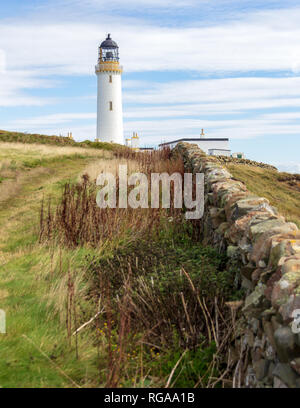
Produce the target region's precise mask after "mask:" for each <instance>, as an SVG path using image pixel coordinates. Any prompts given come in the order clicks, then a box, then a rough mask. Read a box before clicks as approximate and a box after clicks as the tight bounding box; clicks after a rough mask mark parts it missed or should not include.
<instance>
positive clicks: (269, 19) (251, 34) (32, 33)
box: [0, 8, 300, 74]
mask: <svg viewBox="0 0 300 408" xmlns="http://www.w3.org/2000/svg"><path fill="white" fill-rule="evenodd" d="M297 19H298V21H299V19H300V8H299V9H290V10H288V11H285V12H284V13H283V12H282V11H277V10H276V11H272V12H271V11H270V12H268V13H264V14H263V15H262V14H261V13H256V14H255V13H253V14H249V15H247V16H245V17H242V18H240V19H239V20H237V21H234V22H230V23H222V24H218V25H215V26H209V27H207V26H200V27H199V26H195V27H180V28H177V27H176V28H172V27H161V26H158V25H153V24H152V25H151V24H149V23H147V22H146V21H141V20H139V21H138V22H136V24H130V23H127V22H126V20H125V19H122V18H120V19H119V20H118V21H116V19H115V18H113V19H112V20H110V19H109V17H108V16H106V18H105V19H103V21H101V22H100V24H99V23H97V24H96V23H94V22H90V23H88V22H84V23H80V22H72V21H68V20H66V21H65V22H57V23H53V22H51V21H48V22H47V21H43V22H37V21H31V22H30V24H27V22H26V24H25V23H24V22H23V21H15V23H14V24H12V22H9V23H3V24H2V25H1V27H0V48H2V49H3V50H5V52H6V53H7V64H8V66H9V67H13V68H16V67H20V66H21V67H23V68H24V67H31V68H32V67H45V68H47V67H48V68H49V67H50V68H52V69H54V72H55V70H56V72H57V73H59V74H60V73H66V74H93V71H94V65H95V63H96V59H97V45H98V42H100V41H101V40H102V39H103V37H104V35H105V33H106V32H108V31H109V32H111V33H112V35H113V38H114V39H115V40H116V41H117V42H118V43H119V45H120V52H121V59H122V63H123V64H124V67H125V70H126V71H127V72H132V71H149V70H151V71H155V70H186V71H200V72H201V71H203V72H215V71H220V72H222V71H231V72H232V71H234V72H236V71H249V70H270V71H279V70H289V71H292V70H294V71H295V66H297V64H298V62H299V56H300V28H299V25H298V22H297V23H296V20H297ZM137 33H138V35H137ZM295 64H296V65H295Z"/></svg>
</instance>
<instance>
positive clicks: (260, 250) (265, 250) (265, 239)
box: [250, 222, 298, 265]
mask: <svg viewBox="0 0 300 408" xmlns="http://www.w3.org/2000/svg"><path fill="white" fill-rule="evenodd" d="M297 230H298V228H297V226H296V225H295V224H294V223H292V222H289V223H284V224H282V225H280V226H277V227H273V228H271V229H270V230H267V231H266V232H264V233H263V234H262V235H259V238H257V239H256V240H255V242H254V245H253V250H252V253H251V257H250V260H251V261H252V262H255V263H256V265H258V263H259V261H260V260H262V261H264V262H265V263H268V262H269V257H270V250H271V244H272V239H271V238H272V237H273V236H275V235H281V234H288V233H291V232H293V231H297Z"/></svg>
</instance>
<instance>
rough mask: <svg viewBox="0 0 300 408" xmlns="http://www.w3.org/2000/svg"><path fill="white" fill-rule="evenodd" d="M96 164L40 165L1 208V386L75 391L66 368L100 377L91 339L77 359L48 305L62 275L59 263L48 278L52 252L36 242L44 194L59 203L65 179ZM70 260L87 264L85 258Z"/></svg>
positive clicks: (78, 159) (79, 377)
mask: <svg viewBox="0 0 300 408" xmlns="http://www.w3.org/2000/svg"><path fill="white" fill-rule="evenodd" d="M29 156H30V155H29ZM29 160H30V158H29ZM93 161H95V157H92V156H91V157H85V156H80V155H75V156H73V157H57V158H55V157H53V158H51V159H50V160H46V161H43V162H39V165H40V166H44V167H46V168H47V172H46V173H43V172H42V173H37V174H35V175H34V174H32V176H29V178H27V179H26V180H23V182H22V184H21V186H20V189H19V191H18V194H17V195H15V196H14V197H12V198H9V199H8V200H7V201H5V202H3V203H2V204H1V209H0V228H1V237H0V308H1V309H3V310H5V312H6V314H7V334H6V335H0V386H1V387H70V386H71V387H74V386H75V385H74V383H72V382H71V380H70V379H68V378H67V377H66V376H65V375H63V374H62V373H61V370H62V371H63V372H64V373H65V374H66V375H67V376H70V377H72V379H73V381H75V382H76V383H77V381H78V382H79V383H80V384H81V385H83V384H84V385H85V386H90V385H91V383H94V381H95V378H96V377H97V375H96V369H97V365H96V357H97V356H96V349H95V347H93V345H92V344H91V338H90V336H88V337H87V334H86V333H83V334H82V335H81V339H80V345H79V348H80V350H82V353H81V358H80V360H77V359H76V353H75V345H74V341H73V342H72V344H71V346H70V344H69V342H68V341H67V336H66V330H65V327H64V325H63V324H62V323H61V321H60V316H59V315H58V314H57V313H55V312H54V311H53V307H51V305H49V300H48V299H47V296H48V294H49V288H50V287H52V285H53V284H54V283H55V282H57V281H59V276H57V275H56V274H58V273H59V272H58V267H57V265H56V269H55V268H54V267H53V268H54V269H55V270H54V271H52V275H51V276H49V273H50V272H51V262H52V261H51V252H50V251H49V250H48V249H46V248H44V247H43V246H40V245H38V244H37V239H38V222H39V221H38V220H39V209H40V203H41V199H42V196H43V195H44V196H46V197H47V196H48V195H51V197H52V200H53V201H55V200H56V199H57V198H58V197H59V196H60V194H61V189H62V184H63V181H70V180H75V179H76V177H77V174H78V173H79V172H80V171H82V170H83V169H84V168H85V166H87V165H88V164H89V163H91V162H93ZM16 163H17V162H16ZM19 163H20V161H19ZM40 166H38V168H39V167H40ZM29 174H30V172H29ZM56 257H57V252H56ZM66 257H67V258H68V257H71V258H72V262H73V263H74V265H76V264H77V263H78V264H82V254H78V253H72V254H71V253H69V254H67V255H66ZM78 267H79V266H78ZM24 336H27V338H28V339H30V340H28V339H27V338H26V337H24ZM30 341H33V342H34V344H35V345H36V346H37V347H35V346H34V345H33V344H32V343H31V342H30ZM43 353H46V355H47V356H48V357H49V358H50V360H49V359H47V358H46V357H45V356H44V355H43ZM53 363H54V364H55V365H54V364H53ZM58 367H59V368H58Z"/></svg>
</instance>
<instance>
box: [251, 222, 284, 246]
mask: <svg viewBox="0 0 300 408" xmlns="http://www.w3.org/2000/svg"><path fill="white" fill-rule="evenodd" d="M285 224H286V223H285V221H284V220H283V219H280V218H271V219H270V218H269V219H266V220H264V221H261V222H259V223H257V224H255V225H252V226H251V227H250V238H251V239H252V240H253V241H256V240H257V239H259V238H260V237H261V236H262V235H264V234H265V233H266V232H269V231H270V230H276V229H279V228H281V227H283V226H285ZM274 235H275V234H274Z"/></svg>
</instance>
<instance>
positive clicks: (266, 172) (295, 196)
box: [226, 164, 300, 228]
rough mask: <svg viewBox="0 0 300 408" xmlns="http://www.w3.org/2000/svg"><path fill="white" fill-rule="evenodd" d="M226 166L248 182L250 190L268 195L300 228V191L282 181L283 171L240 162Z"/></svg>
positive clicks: (261, 194) (272, 203)
mask: <svg viewBox="0 0 300 408" xmlns="http://www.w3.org/2000/svg"><path fill="white" fill-rule="evenodd" d="M226 167H227V168H228V170H229V171H230V172H231V174H232V175H233V176H234V177H235V178H236V179H237V180H240V181H242V182H244V183H245V184H246V186H247V188H248V189H249V191H251V192H253V193H254V194H257V195H258V196H261V197H266V198H267V199H268V200H270V203H271V205H273V206H275V207H276V208H277V209H278V211H279V212H280V213H281V214H282V215H284V216H285V217H286V219H287V221H291V222H294V223H296V224H297V225H298V227H299V228H300V205H299V202H300V191H297V190H296V189H295V188H293V187H291V186H290V185H288V184H287V183H285V182H283V181H280V180H281V179H282V177H283V175H284V174H283V173H280V172H277V171H275V170H271V169H262V168H260V167H254V166H247V165H238V164H227V165H226Z"/></svg>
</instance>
